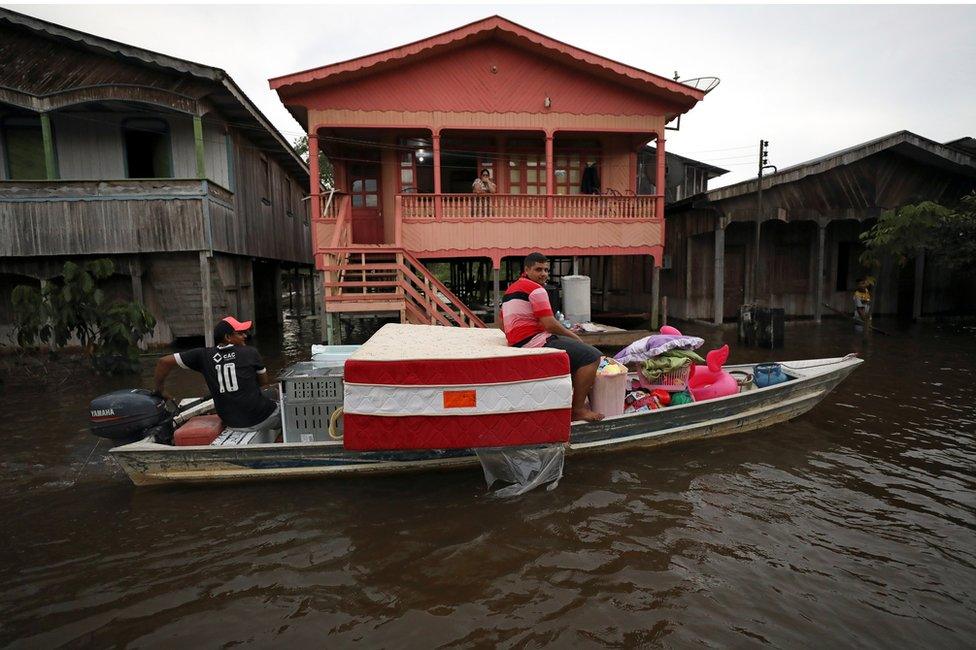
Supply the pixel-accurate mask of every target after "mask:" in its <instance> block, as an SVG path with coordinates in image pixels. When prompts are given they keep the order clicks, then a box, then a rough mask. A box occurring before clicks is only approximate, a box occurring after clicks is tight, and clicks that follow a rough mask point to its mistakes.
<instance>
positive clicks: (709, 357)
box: [688, 345, 739, 402]
mask: <svg viewBox="0 0 976 650" xmlns="http://www.w3.org/2000/svg"><path fill="white" fill-rule="evenodd" d="M728 358H729V346H728V345H723V346H722V347H720V348H718V349H717V350H712V351H711V352H709V353H708V354H706V355H705V359H706V361H707V363H708V365H707V366H694V367H693V368H692V373H691V378H690V379H689V380H688V390H690V391H691V394H692V395H693V396H694V398H695V401H696V402H700V401H702V400H706V399H715V398H716V397H725V396H726V395H735V394H736V393H738V392H739V385H738V384H737V383H736V381H735V377H733V376H732V375H730V374H729V373H727V372H725V371H724V370H722V364H724V363H725V362H726V361H727V360H728Z"/></svg>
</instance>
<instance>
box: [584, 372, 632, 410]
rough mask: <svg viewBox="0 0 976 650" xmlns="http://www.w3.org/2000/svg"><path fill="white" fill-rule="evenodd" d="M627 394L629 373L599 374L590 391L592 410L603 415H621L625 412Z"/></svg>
mask: <svg viewBox="0 0 976 650" xmlns="http://www.w3.org/2000/svg"><path fill="white" fill-rule="evenodd" d="M626 394H627V373H621V374H619V375H601V374H599V373H597V376H596V379H595V380H594V381H593V388H592V389H590V408H591V409H593V410H594V411H596V412H597V413H603V415H606V416H610V415H620V414H621V413H623V412H624V397H625V396H626Z"/></svg>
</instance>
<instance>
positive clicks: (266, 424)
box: [227, 404, 281, 431]
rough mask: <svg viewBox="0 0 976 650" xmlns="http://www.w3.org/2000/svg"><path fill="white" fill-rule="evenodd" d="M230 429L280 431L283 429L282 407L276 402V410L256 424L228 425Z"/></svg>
mask: <svg viewBox="0 0 976 650" xmlns="http://www.w3.org/2000/svg"><path fill="white" fill-rule="evenodd" d="M227 428H228V429H233V430H234V431H271V430H275V431H280V430H281V407H280V406H279V405H277V404H275V410H274V411H272V412H271V415H269V416H268V417H266V418H264V419H263V420H262V421H260V422H258V423H257V424H255V425H252V426H249V427H227Z"/></svg>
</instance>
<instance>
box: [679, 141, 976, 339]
mask: <svg viewBox="0 0 976 650" xmlns="http://www.w3.org/2000/svg"><path fill="white" fill-rule="evenodd" d="M973 187H974V180H973V179H972V178H970V177H966V176H964V175H959V174H953V173H948V172H947V171H945V170H944V169H941V168H939V167H937V166H933V165H928V164H925V163H923V162H921V161H919V160H917V159H916V158H914V157H910V156H906V155H903V154H900V153H898V150H895V151H892V150H886V151H882V152H880V153H876V154H873V155H870V156H868V157H866V158H863V159H861V160H858V161H856V162H853V163H851V164H849V165H842V166H838V167H835V168H833V169H831V170H830V171H829V172H826V173H820V174H815V175H812V176H807V177H805V178H801V179H798V180H796V181H794V182H790V183H785V184H780V185H776V186H774V187H772V188H770V189H769V190H767V191H764V192H763V204H764V209H763V216H764V220H763V224H762V236H761V239H760V269H761V270H760V273H759V274H758V287H757V291H756V292H753V290H752V277H753V266H754V260H755V250H754V237H755V219H756V214H757V197H756V194H755V193H747V194H742V195H739V196H731V197H728V198H717V199H715V198H713V197H714V196H715V195H716V194H718V195H719V196H721V192H722V190H716V191H715V192H713V193H710V194H709V197H712V198H713V200H712V201H710V202H708V207H707V208H706V207H700V208H697V209H692V208H689V207H687V206H681V207H679V208H678V209H672V210H671V211H670V212H669V213H668V218H667V230H666V237H667V243H666V250H667V254H668V256H669V258H670V261H671V268H670V269H668V270H665V271H663V272H662V274H661V280H662V290H661V293H662V295H666V296H668V299H669V311H670V312H671V314H672V315H674V316H676V317H678V318H687V319H708V320H712V319H713V317H714V314H713V300H714V271H713V269H714V256H715V250H714V242H715V235H714V230H715V227H716V225H718V224H720V223H724V224H726V225H725V248H724V251H725V254H724V257H725V274H724V279H725V285H726V291H725V292H724V296H725V304H724V309H723V313H724V314H725V317H726V318H728V317H730V316H732V315H734V313H735V308H736V307H737V304H730V301H731V300H732V297H733V295H732V294H733V293H734V292H730V291H728V286H729V284H730V281H732V279H733V278H732V274H733V273H739V274H744V280H745V282H744V285H745V291H744V292H743V293H744V295H746V296H749V295H757V297H758V298H759V299H760V300H761V301H763V302H764V303H766V304H769V305H770V306H773V307H782V308H783V309H784V310H785V311H786V313H787V315H791V316H810V315H813V314H814V313H815V312H816V310H817V309H816V308H817V304H818V303H819V302H821V300H822V302H826V303H827V304H829V305H830V306H832V307H834V308H835V309H840V310H842V311H845V312H846V311H849V310H850V308H851V292H852V291H853V289H854V280H855V279H856V278H857V277H860V276H863V275H867V274H871V275H874V276H875V277H876V278H877V279H878V286H877V290H876V293H875V296H874V298H875V300H874V307H875V310H876V313H886V314H892V313H895V312H897V311H898V308H899V306H898V284H899V279H898V274H899V271H898V269H897V268H896V267H895V266H894V265H893V264H891V263H889V264H886V265H885V266H883V267H882V268H881V269H876V270H873V271H869V270H868V269H865V268H863V267H861V266H860V264H859V263H858V262H857V255H856V253H849V255H850V259H849V260H848V262H849V263H848V264H847V268H848V270H847V277H846V278H843V279H842V281H841V283H840V284H838V277H837V274H838V272H839V271H840V269H841V268H842V267H841V264H840V261H839V259H838V258H839V255H840V252H841V250H842V246H843V245H848V246H849V247H851V249H852V250H853V249H856V248H857V244H858V242H859V236H860V234H861V233H862V232H864V231H866V230H867V229H868V228H870V226H871V225H872V224H873V223H874V221H875V219H876V218H877V217H878V216H879V215H880V214H881V212H882V211H883V210H885V209H891V208H894V207H898V206H900V205H904V204H905V203H913V202H918V201H922V200H933V201H937V202H951V201H954V200H957V199H958V198H959V197H961V196H962V195H963V194H965V193H966V192H968V191H971V190H972V189H973ZM723 218H724V220H722V219H723ZM720 220H722V221H720ZM821 225H823V226H824V227H825V228H826V230H825V233H824V238H825V247H824V266H823V269H824V275H823V296H822V298H819V297H818V296H817V295H816V287H817V251H818V237H819V231H818V229H819V228H820V226H821ZM743 257H744V261H743ZM733 260H734V261H733ZM929 273H932V274H934V277H935V278H943V279H944V278H945V272H944V271H940V270H939V269H938V263H937V261H936V262H933V263H932V264H927V265H926V275H925V276H924V279H925V286H926V287H931V289H926V290H925V292H924V300H923V305H922V311H923V313H939V312H943V311H947V310H952V309H958V308H959V306H960V305H962V304H964V302H965V301H964V300H963V299H961V298H960V296H958V295H950V294H952V293H953V292H951V291H946V290H945V289H944V288H941V289H940V288H939V287H940V286H941V285H938V282H937V281H936V280H930V279H929V277H928V274H929ZM930 282H931V284H930ZM957 283H958V282H957ZM839 286H843V287H844V288H843V289H839V288H838V287H839ZM956 293H958V291H957V292H956ZM963 293H965V290H963ZM740 295H742V294H740ZM902 309H904V305H902Z"/></svg>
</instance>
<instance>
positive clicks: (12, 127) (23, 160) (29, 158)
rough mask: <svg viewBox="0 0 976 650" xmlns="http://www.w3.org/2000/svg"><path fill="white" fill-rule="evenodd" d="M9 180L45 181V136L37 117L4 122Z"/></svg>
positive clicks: (9, 119)
mask: <svg viewBox="0 0 976 650" xmlns="http://www.w3.org/2000/svg"><path fill="white" fill-rule="evenodd" d="M3 142H4V151H5V152H6V158H7V160H6V162H7V178H8V179H9V180H12V181H31V180H44V179H45V178H47V170H46V169H45V167H44V136H43V134H42V131H41V120H40V118H37V117H11V118H6V119H5V120H3Z"/></svg>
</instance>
